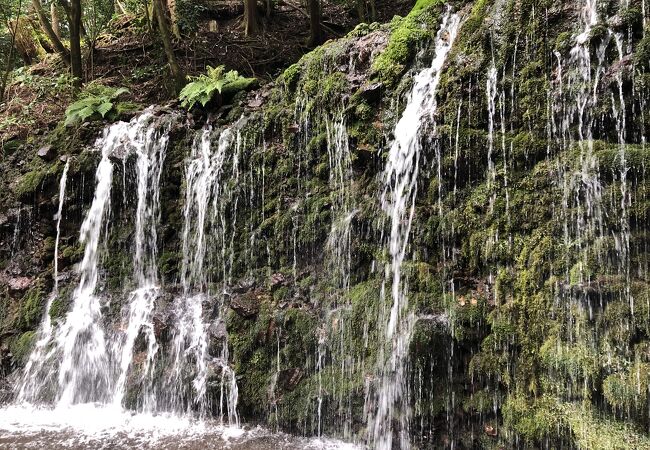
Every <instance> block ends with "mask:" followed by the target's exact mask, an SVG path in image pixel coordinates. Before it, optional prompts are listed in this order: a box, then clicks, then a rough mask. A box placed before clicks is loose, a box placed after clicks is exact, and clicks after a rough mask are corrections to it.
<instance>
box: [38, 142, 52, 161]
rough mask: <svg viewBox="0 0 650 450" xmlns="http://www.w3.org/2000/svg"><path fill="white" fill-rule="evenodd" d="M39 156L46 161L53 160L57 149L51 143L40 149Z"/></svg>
mask: <svg viewBox="0 0 650 450" xmlns="http://www.w3.org/2000/svg"><path fill="white" fill-rule="evenodd" d="M37 155H38V157H39V158H41V159H43V160H45V161H52V160H53V159H54V158H56V150H55V149H54V147H53V146H51V145H44V146H43V147H41V148H39V149H38V153H37Z"/></svg>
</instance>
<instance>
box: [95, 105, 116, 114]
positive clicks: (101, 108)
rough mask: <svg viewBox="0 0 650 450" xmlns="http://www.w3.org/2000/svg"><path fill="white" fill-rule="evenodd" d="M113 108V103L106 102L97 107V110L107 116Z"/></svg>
mask: <svg viewBox="0 0 650 450" xmlns="http://www.w3.org/2000/svg"><path fill="white" fill-rule="evenodd" d="M111 109H113V103H111V102H104V103H102V104H101V105H99V106H98V107H97V112H98V113H99V114H101V116H102V117H106V114H107V113H108V112H109V111H110V110H111Z"/></svg>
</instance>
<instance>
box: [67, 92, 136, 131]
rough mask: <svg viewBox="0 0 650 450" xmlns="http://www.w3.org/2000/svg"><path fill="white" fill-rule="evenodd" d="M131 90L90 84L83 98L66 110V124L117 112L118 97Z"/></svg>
mask: <svg viewBox="0 0 650 450" xmlns="http://www.w3.org/2000/svg"><path fill="white" fill-rule="evenodd" d="M127 92H129V90H128V89H126V88H111V87H107V86H103V85H101V84H94V85H89V86H88V87H87V88H86V89H85V90H84V91H83V92H82V94H81V98H80V99H79V100H77V101H76V102H74V103H73V104H71V105H70V106H68V109H66V110H65V126H71V125H74V124H77V123H80V122H85V121H86V120H88V119H92V118H93V117H95V118H99V117H102V118H104V117H107V116H108V115H109V113H115V112H116V102H115V100H117V98H118V97H119V96H120V95H122V94H124V93H127Z"/></svg>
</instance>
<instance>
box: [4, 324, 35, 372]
mask: <svg viewBox="0 0 650 450" xmlns="http://www.w3.org/2000/svg"><path fill="white" fill-rule="evenodd" d="M35 343H36V332H35V331H26V332H24V333H22V334H21V335H20V336H17V337H15V338H14V339H13V340H12V341H11V343H10V345H9V350H10V351H11V353H12V355H13V359H14V360H15V361H17V362H18V363H19V364H21V365H22V364H25V363H26V362H27V360H28V359H29V355H30V353H31V351H32V348H33V347H34V344H35Z"/></svg>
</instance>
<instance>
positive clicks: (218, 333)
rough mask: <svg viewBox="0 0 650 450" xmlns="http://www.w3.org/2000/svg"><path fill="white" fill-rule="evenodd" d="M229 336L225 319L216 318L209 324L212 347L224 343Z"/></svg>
mask: <svg viewBox="0 0 650 450" xmlns="http://www.w3.org/2000/svg"><path fill="white" fill-rule="evenodd" d="M227 337H228V330H226V324H225V322H224V321H223V320H215V321H213V322H212V323H211V324H210V325H209V326H208V338H209V340H210V347H211V348H215V347H216V346H218V345H219V344H220V343H223V342H224V341H225V339H226V338H227Z"/></svg>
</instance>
